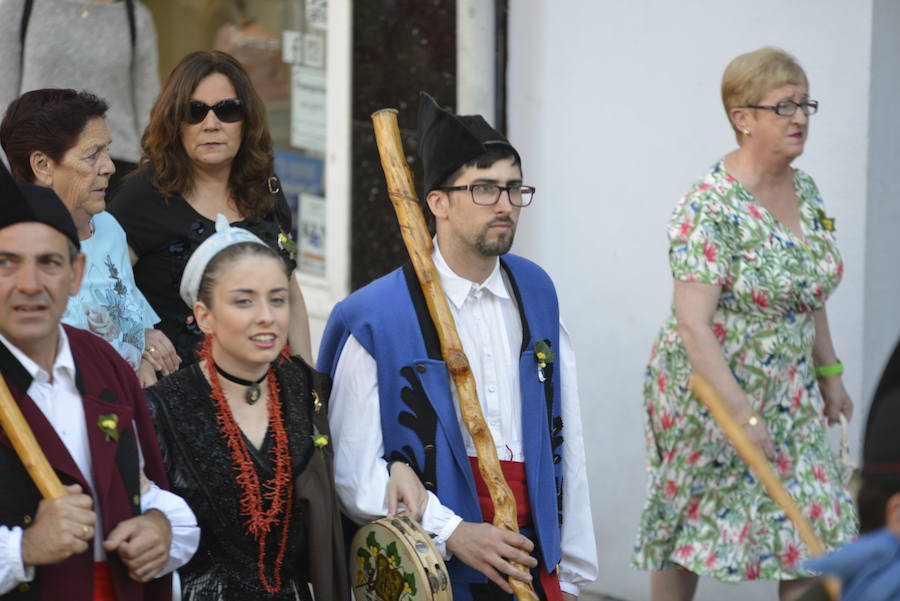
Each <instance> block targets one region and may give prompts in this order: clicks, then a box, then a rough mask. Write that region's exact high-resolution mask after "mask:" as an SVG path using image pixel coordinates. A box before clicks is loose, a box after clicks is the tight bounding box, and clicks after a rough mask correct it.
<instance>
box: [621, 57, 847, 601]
mask: <svg viewBox="0 0 900 601" xmlns="http://www.w3.org/2000/svg"><path fill="white" fill-rule="evenodd" d="M722 101H723V104H724V105H725V106H724V108H725V112H726V114H727V116H728V119H729V122H730V125H731V127H732V129H733V130H734V134H735V136H736V138H737V143H738V148H737V149H735V150H733V151H731V152H729V153H728V154H726V155H725V157H724V158H723V159H722V160H720V161H719V162H718V163H717V164H716V165H715V166H713V168H712V169H711V171H710V172H709V173H708V174H707V175H706V177H704V178H703V179H701V180H700V181H698V182H697V183H696V184H694V186H693V187H692V188H691V189H690V191H689V192H688V193H687V194H686V195H685V196H684V197H682V199H681V201H680V202H679V203H678V205H677V206H676V208H675V212H674V214H673V215H672V218H671V220H670V222H669V228H668V233H669V264H670V267H671V270H672V276H673V278H674V299H673V304H672V307H673V310H672V313H671V315H670V316H669V318H668V319H667V320H666V321H665V323H664V324H663V327H662V329H661V331H660V334H659V337H658V338H657V339H656V341H655V343H654V344H653V349H652V351H651V355H650V362H649V365H648V367H647V372H646V374H647V375H646V379H645V381H644V407H645V410H646V415H645V433H646V441H647V451H648V456H649V463H650V468H651V469H650V473H649V481H648V488H647V490H648V500H647V504H646V506H645V508H644V512H643V515H642V516H641V522H640V530H639V534H638V540H637V544H636V545H635V554H634V558H633V561H634V565H635V566H636V567H638V568H641V569H645V570H650V571H651V576H650V583H651V594H650V599H651V601H661V600H663V599H665V600H667V601H687V600H689V599H692V598H693V595H694V591H695V589H696V586H697V582H698V575H703V576H708V577H712V578H715V579H717V580H720V581H723V582H741V581H744V580H757V579H761V580H777V581H779V586H778V589H779V593H778V596H779V598H780V599H781V600H782V601H789V600H793V599H796V598H797V597H798V596H799V595H800V594H802V592H803V590H804V588H806V587H808V586H809V585H810V582H809V577H811V576H813V575H814V573H813V572H811V571H809V570H807V569H804V567H803V562H804V560H805V559H806V558H807V557H808V556H809V550H808V549H807V547H806V545H805V544H803V542H802V540H801V538H800V535H799V534H798V533H797V530H796V529H795V528H794V527H793V526H792V525H791V522H789V521H788V520H787V519H786V518H785V514H784V512H783V511H782V510H781V509H780V507H779V506H778V505H777V504H776V503H775V502H774V501H773V500H772V498H771V497H770V496H769V495H768V494H767V493H766V491H765V490H764V488H763V486H762V485H761V484H760V481H759V480H758V479H756V478H755V477H754V476H753V474H752V473H751V472H750V471H749V470H748V469H747V466H746V464H745V463H744V462H743V461H742V460H741V459H740V458H739V457H738V456H737V454H736V453H735V451H734V449H732V448H731V446H730V445H729V444H728V442H727V439H725V438H724V436H723V434H722V432H721V430H720V429H719V427H718V426H717V425H716V423H715V421H714V420H713V419H712V417H711V416H710V414H709V412H708V411H706V410H704V408H703V405H702V404H701V403H700V401H699V400H697V398H696V397H695V396H694V395H693V394H691V387H690V378H691V376H692V375H693V374H699V375H701V376H703V377H704V378H705V379H706V380H707V381H709V382H710V384H712V386H713V387H714V388H715V389H716V391H717V392H718V394H719V396H720V397H721V398H722V400H723V401H724V403H725V404H726V405H727V406H728V408H729V409H730V413H731V415H732V416H733V417H734V418H735V419H736V420H737V421H738V422H739V423H740V424H741V427H742V428H743V430H744V432H745V433H746V435H747V436H748V437H749V438H750V440H752V441H753V442H754V443H755V444H756V445H757V446H758V447H759V449H760V450H761V451H762V452H763V453H765V455H766V456H767V457H768V459H769V460H770V461H771V462H772V466H773V468H774V469H775V470H776V472H777V473H778V475H779V476H780V477H781V478H782V480H783V481H784V483H785V485H786V486H787V488H788V490H789V491H790V493H791V494H792V495H793V497H794V499H795V501H797V504H798V505H799V506H800V507H801V509H802V510H803V511H804V512H805V514H806V516H807V517H808V518H809V520H810V522H811V523H812V526H813V528H814V529H815V531H816V533H817V534H818V536H819V538H820V539H821V540H822V542H823V543H824V544H825V546H826V547H828V548H836V547H839V546H841V545H843V544H845V543H847V542H848V541H850V540H852V539H853V537H854V536H855V533H856V514H855V512H854V510H853V503H852V499H851V497H850V494H849V493H848V492H847V490H846V489H845V488H844V486H843V484H842V481H841V475H840V470H839V468H838V465H837V462H836V460H835V458H834V456H833V455H832V454H831V450H830V448H829V444H828V437H827V436H826V432H825V425H826V420H827V421H829V422H831V423H835V422H837V421H838V420H839V418H840V415H842V414H843V415H844V416H845V417H846V418H848V419H849V417H850V414H851V413H852V410H853V403H852V402H851V400H850V397H849V396H848V394H847V391H846V389H845V388H844V384H843V382H842V381H841V373H842V372H843V366H842V365H841V363H840V361H838V355H837V354H836V353H835V349H834V346H833V345H832V341H831V335H830V334H829V329H828V316H827V314H826V311H825V301H826V299H827V298H828V297H829V295H830V294H831V293H832V292H833V291H834V289H835V288H836V287H837V285H838V283H839V282H840V280H841V275H842V272H843V267H842V263H841V256H840V253H839V252H838V250H837V246H836V243H835V232H834V223H835V222H834V220H833V219H832V218H830V217H828V213H826V212H825V211H826V210H825V205H824V204H823V202H822V198H821V196H820V194H819V190H818V189H817V187H816V184H815V182H814V181H813V179H812V178H811V177H810V176H809V175H807V174H806V173H804V172H803V171H801V170H800V169H797V168H795V167H792V163H793V161H794V160H795V159H797V158H798V157H799V156H800V155H801V154H802V153H803V149H804V146H805V143H806V139H807V135H808V132H809V126H810V120H811V118H812V116H813V115H814V114H815V113H816V110H817V109H818V106H819V105H818V103H817V102H816V101H815V100H813V99H811V98H810V96H809V82H808V80H807V77H806V74H805V73H804V71H803V69H802V68H801V67H800V65H799V64H798V63H797V61H796V59H795V58H794V57H792V56H791V55H789V54H787V53H786V52H784V51H782V50H779V49H777V48H762V49H760V50H756V51H754V52H749V53H747V54H742V55H741V56H738V57H737V58H735V59H734V60H733V61H731V63H730V64H729V65H728V67H727V68H726V69H725V73H724V75H723V77H722Z"/></svg>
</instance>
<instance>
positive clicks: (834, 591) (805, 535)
mask: <svg viewBox="0 0 900 601" xmlns="http://www.w3.org/2000/svg"><path fill="white" fill-rule="evenodd" d="M691 387H692V388H693V390H694V394H695V395H696V396H697V398H699V399H700V401H701V402H702V403H703V404H704V405H706V408H707V409H709V412H710V413H711V414H712V416H713V418H714V419H715V420H716V422H717V423H718V424H719V427H720V428H721V429H722V432H724V433H725V436H727V437H728V440H730V441H731V444H732V445H733V446H734V449H735V450H736V451H737V453H738V455H740V457H741V459H743V460H744V461H745V462H746V463H747V465H748V466H750V469H751V470H752V471H753V473H754V474H756V477H757V478H759V481H760V482H762V484H763V486H765V488H766V491H767V492H768V493H769V496H770V497H772V499H773V500H774V501H775V502H776V503H778V505H779V506H780V507H781V508H782V509H783V510H784V513H785V515H786V516H787V517H788V519H789V520H791V522H792V523H793V524H794V527H795V528H797V532H798V533H799V534H800V538H801V539H803V542H804V543H805V544H806V546H807V547H809V551H810V553H811V554H812V555H813V556H814V557H819V556H820V555H824V554H825V547H824V545H822V541H820V540H819V538H818V537H817V536H816V533H815V531H814V530H813V528H812V525H811V524H810V523H809V520H808V519H806V516H805V515H803V512H802V511H800V508H799V507H797V504H796V503H795V502H794V499H793V498H791V495H790V493H788V491H787V490H786V489H785V488H784V486H783V485H782V483H781V480H780V479H779V478H778V475H777V474H776V473H775V471H774V470H773V469H772V466H771V465H770V464H769V462H768V461H767V460H766V457H765V455H763V452H762V451H761V450H760V449H759V447H757V446H756V445H755V444H753V442H751V441H750V438H749V437H748V436H747V434H746V432H744V429H743V428H742V427H741V425H740V424H739V423H737V421H735V419H734V418H733V417H732V416H731V413H729V411H728V407H726V406H725V403H723V402H722V399H721V398H719V395H718V394H717V393H716V391H715V390H713V387H712V386H710V384H709V382H707V381H706V380H705V379H704V378H703V377H701V376H699V375H697V374H694V375H693V376H692V377H691ZM824 585H825V590H826V591H827V592H828V595H829V597H831V598H832V599H839V598H840V596H841V593H840V591H841V585H840V582H838V581H837V580H835V579H834V578H825V579H824Z"/></svg>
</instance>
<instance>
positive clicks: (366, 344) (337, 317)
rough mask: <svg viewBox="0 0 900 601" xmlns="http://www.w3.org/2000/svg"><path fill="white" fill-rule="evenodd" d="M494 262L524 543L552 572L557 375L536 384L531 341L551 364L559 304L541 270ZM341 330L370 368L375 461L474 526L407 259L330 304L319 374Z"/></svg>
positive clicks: (439, 371) (460, 573) (429, 328)
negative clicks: (514, 320) (513, 321)
mask: <svg viewBox="0 0 900 601" xmlns="http://www.w3.org/2000/svg"><path fill="white" fill-rule="evenodd" d="M500 264H501V267H502V268H503V269H504V270H505V272H506V275H507V276H508V280H509V284H510V289H511V290H510V291H511V292H512V295H513V296H514V297H515V300H516V303H517V306H518V309H519V315H520V319H521V324H522V348H521V353H520V357H519V381H520V388H521V395H522V429H523V432H522V439H523V441H524V453H525V472H526V480H527V487H528V495H529V502H530V503H531V513H532V520H533V527H534V534H533V535H531V537H532V540H534V543H535V546H536V550H535V556H536V557H538V558H539V559H540V560H542V562H543V564H544V565H545V566H547V569H548V570H552V569H553V568H554V567H555V566H556V564H557V563H559V560H560V557H561V551H560V526H561V525H562V519H563V516H562V441H563V434H562V427H563V424H562V417H561V410H560V376H559V370H557V369H556V365H555V363H548V364H547V365H546V367H545V368H544V370H543V372H544V381H543V382H541V381H540V379H539V378H538V364H537V361H536V358H535V350H534V345H535V343H536V342H537V341H540V340H543V341H546V343H547V344H549V345H550V347H551V348H552V349H554V350H555V351H557V352H556V353H555V354H556V357H555V359H556V360H559V353H558V349H559V305H558V302H557V298H556V290H555V289H554V287H553V282H552V281H551V280H550V277H549V276H548V275H547V274H546V273H545V272H544V271H543V270H542V269H541V268H540V267H538V266H537V265H535V264H534V263H532V262H531V261H528V260H526V259H523V258H521V257H517V256H515V255H504V256H503V257H501V260H500ZM350 334H353V337H354V338H355V339H356V340H357V341H359V343H360V344H361V345H362V346H363V348H365V349H366V351H368V352H369V354H371V355H372V357H374V358H375V361H376V364H377V371H378V374H377V375H378V394H379V399H380V403H381V430H382V435H383V438H384V453H385V454H384V459H385V460H387V461H392V460H402V461H405V462H407V463H409V464H410V466H411V467H412V468H413V469H414V470H415V471H416V472H417V474H418V475H419V477H420V478H421V480H422V482H423V484H424V486H425V488H426V489H428V490H430V491H432V492H434V493H435V494H436V495H437V496H438V498H440V500H441V503H443V504H444V505H446V506H447V507H449V508H450V509H452V510H453V511H454V512H455V513H456V514H457V515H459V516H460V517H461V518H462V519H463V520H465V521H467V522H476V523H477V522H482V521H483V519H482V515H481V508H480V506H479V504H478V497H477V495H476V493H475V483H474V479H473V476H472V470H471V467H470V464H469V459H468V456H467V454H466V448H465V444H464V443H463V438H462V434H461V432H460V426H459V421H458V420H457V416H456V409H455V407H454V403H453V397H452V394H451V389H450V376H449V372H448V370H447V366H446V364H445V363H444V361H443V359H442V357H441V351H440V342H439V340H438V337H437V331H436V330H435V327H434V323H433V322H432V320H431V318H430V316H429V314H428V309H427V307H426V305H425V298H424V296H423V294H422V291H421V288H420V287H419V282H418V280H417V279H416V275H415V271H414V270H413V267H412V264H411V263H407V264H406V265H405V266H404V267H402V268H401V269H397V270H395V271H393V272H391V273H389V274H388V275H386V276H384V277H382V278H379V279H377V280H375V281H374V282H372V283H370V284H369V285H367V286H365V287H364V288H361V289H360V290H358V291H356V292H355V293H353V294H352V295H350V296H349V297H348V298H347V299H345V300H344V301H342V302H340V303H338V304H337V305H336V306H335V308H334V310H333V311H332V313H331V316H330V318H329V320H328V325H327V326H326V328H325V333H324V335H323V339H322V344H321V347H320V350H319V362H318V366H317V367H318V369H319V371H323V372H327V373H330V374H332V375H334V372H335V368H336V367H337V361H338V358H339V357H340V352H341V349H343V347H344V343H345V341H346V340H347V337H348V336H349V335H350ZM529 534H531V533H529ZM535 539H536V540H535ZM447 567H448V570H449V571H450V576H451V579H452V580H453V581H455V582H461V583H462V582H484V581H486V576H484V575H483V574H482V573H481V572H478V571H477V570H474V569H473V568H470V567H468V566H466V565H465V564H463V563H462V562H461V561H459V560H457V559H455V558H454V559H452V560H451V561H450V562H448V565H447Z"/></svg>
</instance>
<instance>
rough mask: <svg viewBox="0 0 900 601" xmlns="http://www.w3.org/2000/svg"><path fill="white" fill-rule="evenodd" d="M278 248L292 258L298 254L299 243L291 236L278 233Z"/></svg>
mask: <svg viewBox="0 0 900 601" xmlns="http://www.w3.org/2000/svg"><path fill="white" fill-rule="evenodd" d="M278 248H280V249H281V250H283V251H285V252H287V253H288V254H289V255H291V256H292V257H293V256H294V255H296V254H297V243H296V242H294V239H293V238H291V236H290V235H288V234H285V233H284V232H279V233H278Z"/></svg>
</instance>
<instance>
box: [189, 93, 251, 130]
mask: <svg viewBox="0 0 900 601" xmlns="http://www.w3.org/2000/svg"><path fill="white" fill-rule="evenodd" d="M210 110H212V112H214V113H215V114H216V118H217V119H218V120H219V121H221V122H222V123H237V122H238V121H240V120H242V119H243V118H244V106H243V105H242V104H241V100H240V98H226V99H225V100H220V101H219V102H217V103H215V104H214V105H212V106H209V105H208V104H206V103H205V102H201V101H199V100H191V101H190V102H189V103H188V112H187V115H185V117H184V120H185V122H187V123H190V124H192V125H193V124H196V123H200V122H201V121H203V120H204V119H206V115H207V114H208V113H209V111H210Z"/></svg>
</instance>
